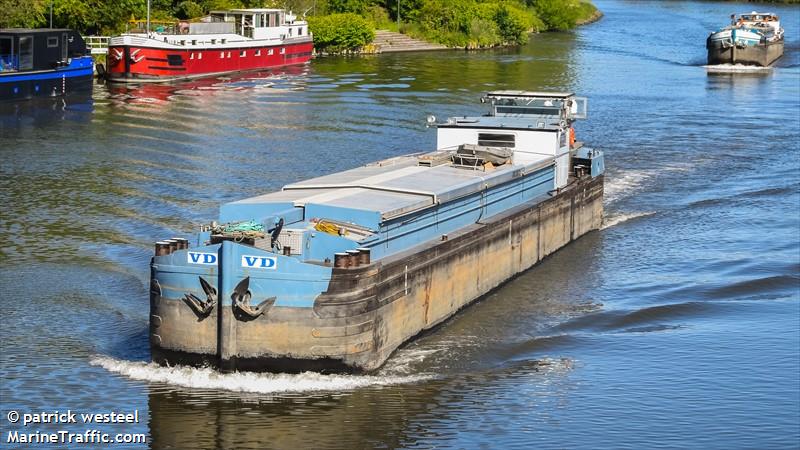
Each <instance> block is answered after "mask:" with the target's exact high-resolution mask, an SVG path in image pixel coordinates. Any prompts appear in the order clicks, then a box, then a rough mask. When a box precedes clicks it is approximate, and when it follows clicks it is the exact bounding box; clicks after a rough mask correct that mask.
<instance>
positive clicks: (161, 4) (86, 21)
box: [0, 0, 596, 52]
mask: <svg viewBox="0 0 800 450" xmlns="http://www.w3.org/2000/svg"><path fill="white" fill-rule="evenodd" d="M146 4H147V2H146V0H113V1H109V0H0V27H3V28H8V27H29V28H35V27H45V26H48V24H49V21H50V14H51V10H52V19H53V26H54V27H65V28H72V29H75V30H78V31H79V32H81V33H82V34H84V35H91V34H103V35H110V34H115V33H120V32H124V31H125V30H126V29H128V27H129V26H130V24H131V21H132V20H133V19H136V20H142V19H143V18H144V17H145V16H146ZM263 7H268V8H284V9H287V10H292V11H293V12H294V13H296V14H298V15H299V16H300V17H305V18H306V19H308V21H309V25H310V28H311V31H312V32H313V33H314V35H315V46H316V48H317V49H318V50H324V51H329V52H337V51H348V50H355V49H359V48H361V47H363V46H365V45H367V44H369V43H370V42H371V41H372V39H373V38H374V30H375V29H389V30H393V31H400V32H403V33H406V34H409V35H411V36H414V37H418V38H421V39H425V40H429V41H433V42H439V43H442V44H445V45H449V46H453V47H467V48H478V47H490V46H496V45H508V44H520V43H524V42H526V40H527V36H528V34H529V33H531V32H538V31H546V30H565V29H570V28H572V27H574V26H575V24H576V23H577V22H578V21H581V20H586V19H588V18H590V17H591V16H592V15H593V14H595V13H596V9H595V7H594V6H593V5H592V4H591V3H589V2H588V0H151V19H152V20H154V21H156V20H164V21H174V20H193V19H197V18H199V17H202V16H204V15H206V14H208V12H209V11H213V10H224V9H232V8H263ZM398 19H399V20H398Z"/></svg>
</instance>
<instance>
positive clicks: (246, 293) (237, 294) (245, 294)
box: [231, 277, 276, 319]
mask: <svg viewBox="0 0 800 450" xmlns="http://www.w3.org/2000/svg"><path fill="white" fill-rule="evenodd" d="M249 287H250V277H246V278H245V279H244V280H242V281H240V282H239V284H237V285H236V287H235V288H234V289H233V294H232V295H231V300H233V306H234V307H235V308H236V309H238V310H239V311H240V312H242V313H244V314H245V315H247V316H248V317H249V318H251V319H255V318H257V317H258V316H260V315H262V314H264V313H265V312H267V310H269V308H270V307H272V305H273V304H274V303H275V298H276V297H269V298H268V299H266V300H264V301H263V302H261V303H259V304H258V305H251V304H250V299H251V298H252V297H253V294H252V293H251V292H250V290H249V289H248V288H249Z"/></svg>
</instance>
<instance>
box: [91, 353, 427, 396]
mask: <svg viewBox="0 0 800 450" xmlns="http://www.w3.org/2000/svg"><path fill="white" fill-rule="evenodd" d="M89 363H90V364H92V365H95V366H100V367H102V368H104V369H106V370H108V371H110V372H114V373H118V374H120V375H123V376H126V377H128V378H130V379H133V380H141V381H149V382H156V383H166V384H171V385H177V386H182V387H187V388H194V389H220V390H227V391H235V392H250V393H260V394H274V393H297V392H320V391H328V392H339V391H349V390H354V389H360V388H365V387H373V386H390V385H397V384H407V383H416V382H419V381H422V380H426V379H430V378H432V376H431V375H408V376H378V375H322V374H319V373H315V372H304V373H300V374H285V373H278V374H273V373H252V372H233V373H220V372H217V371H216V370H213V369H211V368H194V367H187V366H174V367H162V366H159V365H158V364H155V363H147V362H142V361H125V360H119V359H115V358H111V357H108V356H95V357H93V358H92V359H91V360H90V361H89Z"/></svg>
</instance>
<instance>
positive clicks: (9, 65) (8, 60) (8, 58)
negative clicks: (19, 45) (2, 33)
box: [0, 37, 17, 72]
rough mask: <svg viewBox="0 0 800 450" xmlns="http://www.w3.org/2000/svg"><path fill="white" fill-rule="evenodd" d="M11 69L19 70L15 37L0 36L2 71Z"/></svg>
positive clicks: (0, 67)
mask: <svg viewBox="0 0 800 450" xmlns="http://www.w3.org/2000/svg"><path fill="white" fill-rule="evenodd" d="M10 70H17V58H16V57H15V53H14V39H13V38H10V37H0V72H3V71H10Z"/></svg>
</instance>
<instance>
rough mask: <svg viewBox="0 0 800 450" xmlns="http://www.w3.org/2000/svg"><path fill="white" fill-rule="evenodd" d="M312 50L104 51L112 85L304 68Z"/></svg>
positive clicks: (299, 46) (308, 45) (296, 46)
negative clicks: (115, 83) (276, 68)
mask: <svg viewBox="0 0 800 450" xmlns="http://www.w3.org/2000/svg"><path fill="white" fill-rule="evenodd" d="M313 46H314V44H313V43H312V42H311V41H307V42H299V43H292V44H284V45H270V46H261V47H246V48H245V47H243V48H196V49H175V50H173V49H163V48H151V47H144V46H135V45H121V46H111V47H109V49H108V69H107V76H108V78H109V79H110V80H112V81H122V82H143V81H169V80H179V79H185V78H196V77H202V76H206V75H215V74H222V73H231V72H242V71H247V70H258V69H268V68H271V67H282V66H290V65H295V64H304V63H306V62H308V61H309V60H310V59H311V51H312V49H313ZM117 55H120V57H117Z"/></svg>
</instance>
